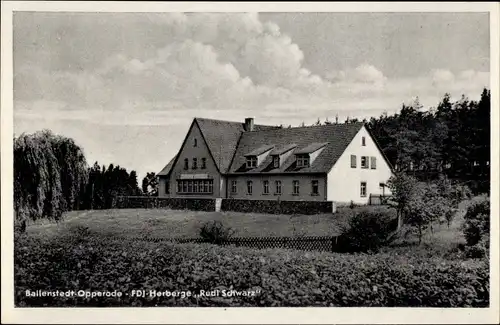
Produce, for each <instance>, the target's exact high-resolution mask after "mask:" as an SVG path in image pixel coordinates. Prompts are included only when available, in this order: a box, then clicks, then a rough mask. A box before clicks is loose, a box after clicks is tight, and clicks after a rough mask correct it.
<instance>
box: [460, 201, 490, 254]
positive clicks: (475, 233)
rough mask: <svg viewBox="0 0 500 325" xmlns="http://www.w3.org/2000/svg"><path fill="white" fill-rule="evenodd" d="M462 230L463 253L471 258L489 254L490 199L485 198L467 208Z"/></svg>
mask: <svg viewBox="0 0 500 325" xmlns="http://www.w3.org/2000/svg"><path fill="white" fill-rule="evenodd" d="M464 219H465V221H464V224H463V232H464V236H465V240H466V242H467V246H466V247H465V254H466V256H467V257H471V258H482V257H484V256H487V255H488V254H489V242H490V200H489V198H485V199H483V200H481V201H478V202H474V203H473V204H472V205H471V206H469V207H468V208H467V212H466V213H465V216H464Z"/></svg>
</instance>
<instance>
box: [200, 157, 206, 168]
mask: <svg viewBox="0 0 500 325" xmlns="http://www.w3.org/2000/svg"><path fill="white" fill-rule="evenodd" d="M206 168H207V158H201V169H206Z"/></svg>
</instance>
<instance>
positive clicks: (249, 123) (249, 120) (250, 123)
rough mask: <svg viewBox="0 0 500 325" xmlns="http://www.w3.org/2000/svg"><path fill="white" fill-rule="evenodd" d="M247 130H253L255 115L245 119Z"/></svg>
mask: <svg viewBox="0 0 500 325" xmlns="http://www.w3.org/2000/svg"><path fill="white" fill-rule="evenodd" d="M245 131H247V132H250V131H253V117H247V118H246V119H245Z"/></svg>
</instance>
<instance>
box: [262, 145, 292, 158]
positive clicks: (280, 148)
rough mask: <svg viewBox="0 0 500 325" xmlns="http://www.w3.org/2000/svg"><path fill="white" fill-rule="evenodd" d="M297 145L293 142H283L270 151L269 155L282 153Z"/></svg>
mask: <svg viewBox="0 0 500 325" xmlns="http://www.w3.org/2000/svg"><path fill="white" fill-rule="evenodd" d="M295 147H297V145H296V144H295V143H292V144H285V145H282V146H278V147H275V148H274V149H273V151H271V153H269V154H270V155H271V156H274V155H282V154H284V153H285V152H288V151H289V150H292V149H293V148H295Z"/></svg>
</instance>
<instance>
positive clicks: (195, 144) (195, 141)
mask: <svg viewBox="0 0 500 325" xmlns="http://www.w3.org/2000/svg"><path fill="white" fill-rule="evenodd" d="M193 147H198V139H196V138H195V139H194V143H193Z"/></svg>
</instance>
